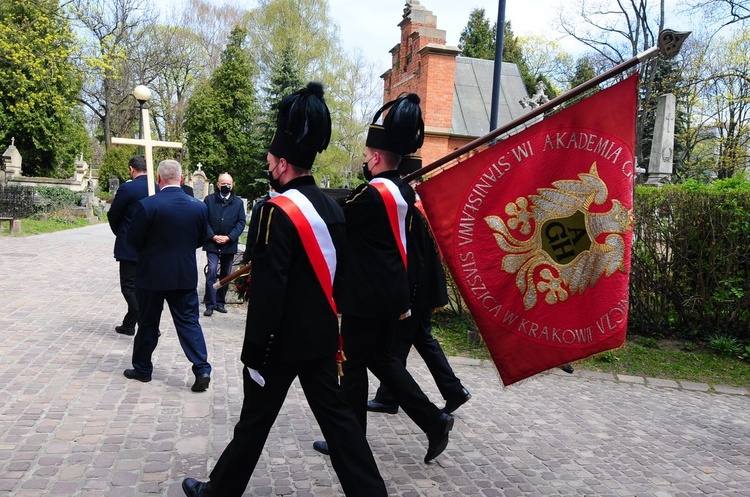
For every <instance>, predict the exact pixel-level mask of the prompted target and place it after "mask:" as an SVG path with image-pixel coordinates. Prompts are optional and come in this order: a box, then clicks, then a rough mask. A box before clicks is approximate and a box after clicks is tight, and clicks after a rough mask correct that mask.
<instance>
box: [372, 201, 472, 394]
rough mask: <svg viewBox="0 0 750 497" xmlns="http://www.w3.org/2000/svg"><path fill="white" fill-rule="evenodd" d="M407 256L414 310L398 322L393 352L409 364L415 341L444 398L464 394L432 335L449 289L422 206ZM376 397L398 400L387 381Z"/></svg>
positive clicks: (412, 228) (401, 360)
mask: <svg viewBox="0 0 750 497" xmlns="http://www.w3.org/2000/svg"><path fill="white" fill-rule="evenodd" d="M407 256H408V261H409V284H410V287H411V312H412V314H411V316H410V317H408V318H406V319H402V320H401V321H399V322H398V330H397V332H396V336H395V339H394V342H393V354H394V355H395V356H396V358H398V360H399V361H400V362H401V363H403V364H404V365H406V359H407V357H408V355H409V350H410V349H411V347H412V345H414V348H415V349H416V350H417V352H419V355H420V356H422V359H423V360H424V362H425V364H426V365H427V368H428V369H429V370H430V374H432V377H433V379H434V380H435V384H436V385H437V387H438V389H439V390H440V394H441V395H442V396H443V398H444V399H445V400H454V399H457V398H461V397H462V396H463V395H464V393H463V385H462V384H461V380H459V379H458V378H457V377H456V374H455V373H454V372H453V368H451V366H450V364H449V363H448V358H446V357H445V353H444V352H443V349H442V347H440V343H439V342H438V341H437V339H435V337H433V336H432V312H433V310H434V309H436V308H439V307H443V306H444V305H446V304H447V303H448V289H447V283H446V277H445V270H444V269H443V263H442V261H441V259H440V253H439V252H438V249H437V244H436V243H435V239H434V237H433V235H432V232H431V231H430V227H429V224H428V223H427V219H426V218H425V217H424V215H423V214H422V212H420V210H419V209H414V216H413V218H412V224H411V230H410V233H409V240H408V252H407ZM375 400H376V401H377V402H379V403H381V404H385V405H394V404H396V399H394V398H393V395H391V393H390V391H389V390H388V388H387V387H386V386H385V385H384V384H381V385H380V387H379V388H378V391H377V393H376V394H375Z"/></svg>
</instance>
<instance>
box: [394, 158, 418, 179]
mask: <svg viewBox="0 0 750 497" xmlns="http://www.w3.org/2000/svg"><path fill="white" fill-rule="evenodd" d="M421 168H422V158H421V157H420V156H418V155H405V156H403V157H402V158H401V162H399V164H398V174H399V176H406V175H408V174H411V173H413V172H414V171H419V170H420V169H421Z"/></svg>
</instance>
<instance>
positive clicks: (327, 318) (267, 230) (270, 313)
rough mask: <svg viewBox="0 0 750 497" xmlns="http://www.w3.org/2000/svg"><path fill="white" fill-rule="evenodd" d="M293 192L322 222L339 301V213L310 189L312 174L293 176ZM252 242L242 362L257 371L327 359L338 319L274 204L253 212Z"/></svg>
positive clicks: (290, 185) (341, 255)
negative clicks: (328, 237)
mask: <svg viewBox="0 0 750 497" xmlns="http://www.w3.org/2000/svg"><path fill="white" fill-rule="evenodd" d="M285 186H286V189H297V190H298V191H299V192H300V193H302V194H303V195H304V196H305V197H307V199H308V200H310V203H312V205H313V207H314V208H315V210H316V211H317V212H318V214H319V215H320V216H321V218H323V220H324V221H325V223H326V226H327V227H328V230H329V232H330V234H331V238H332V240H333V244H334V246H335V247H336V259H337V272H336V277H335V279H334V298H335V299H338V298H340V295H339V291H340V290H341V284H340V283H341V280H340V275H339V271H340V268H341V265H342V262H343V260H344V250H345V243H346V242H345V239H346V234H345V222H344V213H343V212H342V210H341V207H339V205H338V204H336V202H334V201H333V200H332V199H331V198H329V197H328V196H326V195H325V194H324V193H323V192H322V191H320V189H319V188H318V187H317V186H316V185H315V180H314V179H313V177H312V176H303V177H300V178H295V179H294V180H292V181H290V182H289V183H287V185H285ZM259 218H260V222H259V225H258V226H259V230H258V241H257V243H255V245H254V246H253V249H252V253H251V261H252V263H253V266H252V270H251V271H252V273H251V283H250V292H249V296H248V310H247V321H246V325H245V340H244V344H243V347H242V362H243V363H244V364H245V365H246V366H249V367H251V368H253V369H258V370H261V371H262V370H263V366H264V365H266V364H268V363H269V361H307V360H315V359H320V358H324V357H333V356H334V354H335V353H336V350H337V348H338V329H339V328H338V318H337V316H336V314H334V313H333V311H332V310H331V306H330V304H329V303H328V300H327V298H326V296H325V294H324V293H323V289H322V287H321V285H320V282H319V281H318V278H317V277H316V276H315V272H314V270H313V267H312V265H311V264H310V259H309V258H308V256H307V252H306V251H305V249H304V246H303V245H302V241H301V240H300V237H299V233H298V231H297V228H296V227H295V226H294V224H293V223H292V221H291V220H290V219H289V217H288V216H287V215H286V213H284V211H282V210H281V209H280V208H278V207H276V206H275V205H274V204H272V203H269V202H265V203H264V204H263V205H262V206H261V207H260V212H259Z"/></svg>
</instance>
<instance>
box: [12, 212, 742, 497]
mask: <svg viewBox="0 0 750 497" xmlns="http://www.w3.org/2000/svg"><path fill="white" fill-rule="evenodd" d="M113 243H114V237H113V236H112V234H111V233H110V231H109V228H108V226H107V225H106V224H102V225H96V226H90V227H86V228H79V229H75V230H69V231H67V232H60V233H52V234H48V235H39V236H34V237H23V238H22V237H13V238H9V237H0V267H2V268H7V267H12V269H13V270H12V271H4V272H3V277H2V278H0V292H2V295H3V298H4V302H5V307H4V314H3V315H2V316H0V330H3V332H2V333H0V381H2V383H3V385H4V389H3V395H2V398H0V494H2V495H12V496H13V497H42V496H44V497H47V496H50V495H75V496H76V497H101V496H103V495H106V496H108V497H135V496H138V497H142V496H146V495H165V496H167V497H182V496H183V492H182V490H181V488H180V484H181V482H182V479H183V478H185V477H187V476H192V477H197V478H199V479H206V477H207V474H208V473H209V472H210V470H211V469H212V468H213V465H214V464H215V461H216V459H217V458H218V457H219V455H220V454H221V451H222V450H223V449H224V447H226V444H227V443H228V442H229V440H230V439H231V437H232V432H233V428H234V424H235V423H236V421H237V419H238V416H239V412H240V408H241V405H242V377H241V371H242V370H241V365H240V364H239V358H238V354H239V350H240V349H241V346H242V336H243V333H244V320H245V314H246V306H245V305H241V304H234V305H230V306H229V313H227V314H225V315H220V316H217V315H214V316H213V317H212V318H210V319H209V318H201V323H202V325H203V327H204V332H205V335H206V340H207V343H208V346H209V354H210V360H211V362H212V365H213V368H214V371H213V373H212V381H211V387H210V388H209V390H208V391H207V392H205V393H202V394H194V393H192V392H190V385H192V382H193V381H194V378H193V376H192V373H191V371H190V364H188V363H187V361H186V359H185V357H184V355H183V353H182V350H181V348H180V346H179V342H178V340H177V337H176V335H175V332H174V327H173V325H172V323H171V321H170V318H169V313H165V315H164V319H163V321H162V324H161V330H162V333H163V335H162V337H161V339H160V341H159V346H158V348H157V350H156V353H155V355H154V364H155V370H154V375H153V380H152V381H151V382H150V383H140V382H134V381H130V380H127V379H126V378H125V377H123V376H122V371H123V370H124V369H127V368H130V367H131V364H130V355H131V353H132V346H133V340H132V338H130V337H123V336H121V335H118V334H117V333H115V332H114V326H115V325H117V324H120V322H121V319H122V313H123V312H124V307H125V304H124V301H123V299H122V296H121V295H120V292H119V281H118V268H117V263H116V261H114V259H113V258H112V245H113ZM10 253H27V254H35V255H34V256H33V257H11V256H8V255H7V254H10ZM198 253H199V257H201V261H200V262H199V265H201V267H202V265H203V264H205V262H203V253H202V252H201V251H199V252H198ZM199 288H200V292H201V293H202V288H203V283H202V282H201V283H200V286H199ZM450 362H451V365H452V367H453V368H454V370H455V371H456V373H457V374H458V376H459V377H460V378H461V379H462V380H463V383H464V384H465V385H466V387H467V388H468V389H469V390H470V391H471V393H472V396H473V397H472V399H471V401H470V402H469V403H467V404H466V405H464V406H462V407H461V408H460V409H458V410H457V411H456V413H455V419H456V423H455V427H454V430H453V432H451V437H450V443H449V445H448V449H447V450H446V451H445V452H444V453H443V454H442V455H441V456H439V457H438V458H437V459H436V460H435V461H434V462H433V463H431V464H424V463H423V462H422V457H423V456H424V452H425V449H426V438H425V435H424V433H422V432H421V431H420V430H419V428H418V427H416V425H415V424H414V423H413V422H412V421H411V420H410V419H409V418H408V416H406V415H405V414H404V413H403V412H399V413H398V414H397V415H386V414H374V413H372V414H370V415H369V417H368V440H369V441H370V444H371V447H372V450H373V453H374V455H375V459H376V461H377V463H378V466H379V468H380V471H381V473H382V474H383V476H384V477H385V479H386V482H387V483H386V484H387V488H388V493H389V495H391V496H398V497H433V496H436V497H459V496H467V495H471V496H474V495H476V496H498V497H500V496H504V497H508V496H542V497H546V496H564V497H571V496H586V497H594V496H595V497H616V496H627V497H633V496H636V495H637V496H638V497H693V496H706V495H709V496H715V497H720V496H721V497H723V496H730V495H731V496H748V497H750V490H748V489H750V470H748V466H750V465H749V463H750V447H748V444H747V443H746V441H747V434H748V427H750V410H749V409H748V408H747V407H748V395H750V394H749V393H748V391H747V389H741V388H730V387H724V386H721V385H707V384H698V383H690V382H683V381H673V380H661V379H654V378H645V379H644V378H640V377H624V376H623V375H620V376H617V377H616V376H615V375H612V374H609V373H593V372H588V371H581V370H576V371H575V372H574V374H572V375H571V374H567V373H563V372H561V371H559V370H556V369H555V370H552V371H550V372H549V373H547V374H542V375H538V376H537V377H535V378H532V379H529V380H528V381H525V382H522V383H521V384H519V385H513V386H511V387H508V388H503V387H502V385H501V384H500V383H499V381H498V379H497V374H496V371H495V369H494V366H493V365H492V363H491V362H490V361H479V360H476V359H465V358H450ZM409 368H410V371H411V372H412V374H413V375H414V377H415V379H416V380H417V381H418V383H419V384H420V385H421V386H422V387H423V389H424V390H425V393H426V394H427V395H428V396H429V397H430V398H431V399H433V400H434V402H435V403H436V404H437V405H438V406H439V407H441V406H442V405H443V403H444V401H443V399H442V398H441V396H440V394H439V392H438V390H437V388H436V387H435V385H434V382H433V381H432V379H431V378H430V376H429V372H428V371H427V369H426V368H425V366H424V364H423V363H422V362H421V359H420V358H419V357H418V356H416V355H414V356H412V357H410V358H409ZM370 386H371V391H374V388H375V387H376V386H377V385H376V383H375V380H374V379H372V378H371V384H370ZM320 439H321V433H320V428H319V426H318V425H317V422H316V421H315V419H314V417H313V416H312V413H311V412H310V410H309V407H308V404H307V401H306V400H305V398H304V395H303V394H302V391H301V387H300V386H299V383H298V382H295V383H294V384H293V386H292V388H291V389H290V391H289V394H288V396H287V402H286V404H285V405H284V408H283V409H282V411H281V413H280V414H279V418H278V420H277V422H276V424H275V425H274V428H273V429H272V430H271V433H270V434H269V438H268V443H267V447H266V450H265V451H264V452H263V454H262V455H261V458H260V461H259V462H258V465H257V467H256V470H255V472H254V474H253V477H252V479H251V481H250V485H249V486H248V489H247V491H246V492H245V496H250V495H252V496H277V495H289V496H293V497H309V496H315V497H328V496H339V495H342V491H341V485H340V484H339V482H338V478H337V477H336V474H335V472H334V471H333V468H332V467H331V465H330V460H329V459H328V458H327V457H323V456H321V455H320V454H318V453H317V452H315V451H314V450H313V449H312V442H313V441H314V440H320Z"/></svg>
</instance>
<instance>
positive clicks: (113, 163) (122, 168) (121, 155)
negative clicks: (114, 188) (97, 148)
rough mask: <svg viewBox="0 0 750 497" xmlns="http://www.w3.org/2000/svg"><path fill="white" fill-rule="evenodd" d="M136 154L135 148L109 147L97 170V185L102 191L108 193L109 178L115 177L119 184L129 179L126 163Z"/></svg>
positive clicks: (136, 149)
mask: <svg viewBox="0 0 750 497" xmlns="http://www.w3.org/2000/svg"><path fill="white" fill-rule="evenodd" d="M137 153H138V148H137V147H132V146H117V147H111V148H110V149H109V150H107V152H106V153H105V154H104V160H103V161H102V167H101V168H99V185H101V188H102V189H105V190H107V191H109V178H111V177H112V176H116V177H117V178H119V180H120V184H122V183H124V182H126V181H127V180H129V179H130V170H129V169H128V161H129V160H130V158H131V157H133V156H134V155H136V154H137Z"/></svg>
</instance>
